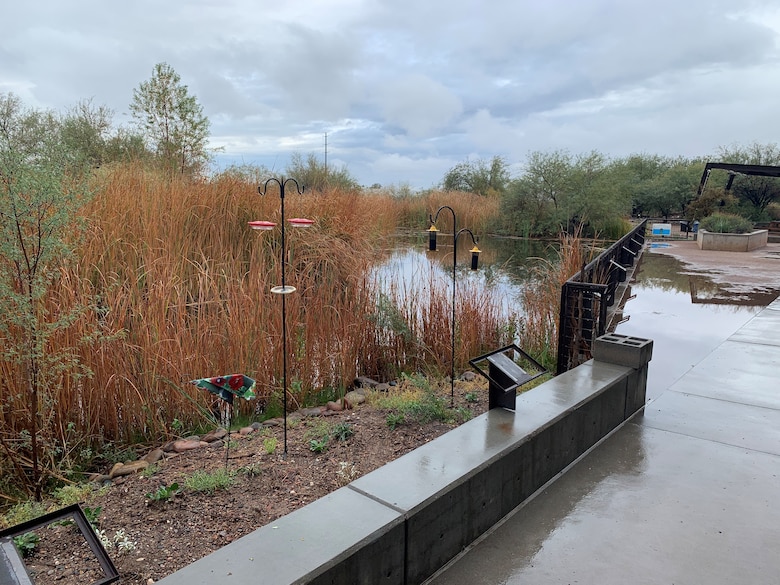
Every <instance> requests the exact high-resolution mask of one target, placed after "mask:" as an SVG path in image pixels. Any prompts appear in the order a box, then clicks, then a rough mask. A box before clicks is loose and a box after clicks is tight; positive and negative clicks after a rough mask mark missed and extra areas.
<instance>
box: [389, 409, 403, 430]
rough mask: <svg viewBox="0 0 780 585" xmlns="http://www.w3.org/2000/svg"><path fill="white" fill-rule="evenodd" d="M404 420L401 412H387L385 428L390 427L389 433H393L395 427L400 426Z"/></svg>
mask: <svg viewBox="0 0 780 585" xmlns="http://www.w3.org/2000/svg"><path fill="white" fill-rule="evenodd" d="M404 420H405V419H404V415H403V413H401V412H388V413H387V417H385V421H386V422H387V426H388V427H390V430H391V431H394V430H395V429H396V427H397V426H399V425H402V424H403V423H404Z"/></svg>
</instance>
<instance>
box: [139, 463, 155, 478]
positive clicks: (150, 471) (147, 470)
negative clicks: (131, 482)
mask: <svg viewBox="0 0 780 585" xmlns="http://www.w3.org/2000/svg"><path fill="white" fill-rule="evenodd" d="M158 471H160V468H159V467H158V466H157V465H156V464H154V463H153V464H152V465H149V466H147V467H144V468H143V469H142V470H141V472H140V474H141V477H143V478H146V479H149V478H150V477H152V476H153V475H154V474H155V473H157V472H158Z"/></svg>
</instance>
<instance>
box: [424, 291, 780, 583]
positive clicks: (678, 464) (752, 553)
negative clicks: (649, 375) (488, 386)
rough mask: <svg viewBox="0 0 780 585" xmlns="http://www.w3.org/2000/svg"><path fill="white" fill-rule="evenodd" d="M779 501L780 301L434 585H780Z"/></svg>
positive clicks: (483, 540)
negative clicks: (553, 584) (487, 584)
mask: <svg viewBox="0 0 780 585" xmlns="http://www.w3.org/2000/svg"><path fill="white" fill-rule="evenodd" d="M652 366H653V363H652V362H651V363H650V368H651V369H652ZM518 416H522V413H521V412H518ZM779 495H780V299H778V300H775V301H774V302H773V303H772V304H771V305H770V306H769V307H767V308H765V309H763V310H762V311H761V312H760V313H758V314H757V315H756V316H755V317H753V318H752V319H751V320H750V321H748V323H747V324H745V325H744V326H743V327H741V328H740V329H739V330H738V331H737V332H736V333H734V334H733V335H731V336H730V337H729V338H728V339H727V340H726V341H725V342H723V343H721V344H720V345H719V346H718V347H717V348H716V349H715V350H714V351H712V352H711V353H710V354H709V355H707V356H706V357H704V359H703V360H702V361H700V362H699V363H698V364H696V365H695V366H694V367H693V368H691V369H690V370H689V371H687V372H686V373H685V374H684V375H683V376H682V377H681V378H679V379H678V380H677V381H676V382H674V383H673V384H672V385H671V386H670V387H669V388H668V389H667V390H666V391H664V392H662V393H661V394H660V395H659V396H658V397H657V398H656V399H655V400H652V401H651V402H649V403H648V404H647V405H646V407H645V409H644V410H643V411H640V413H638V414H637V415H636V416H635V417H634V418H633V419H630V420H629V422H627V423H626V424H625V425H624V426H622V427H620V428H619V429H618V430H617V431H616V432H614V433H613V434H612V435H611V436H609V437H608V438H607V439H606V440H605V441H604V442H602V443H601V444H599V445H598V446H597V447H596V448H594V449H593V450H592V451H591V452H590V453H588V454H586V455H585V456H584V457H583V458H581V459H580V460H579V461H578V462H576V463H575V464H573V465H572V466H571V467H570V468H569V469H568V470H566V471H565V472H564V473H563V474H562V475H560V476H559V477H558V478H557V479H556V480H553V481H552V482H550V483H549V484H548V486H547V487H546V488H545V489H543V490H540V492H539V493H538V494H537V495H536V497H534V498H533V499H531V500H530V501H528V502H527V503H525V504H524V505H522V506H521V507H519V508H518V509H517V510H516V511H515V512H514V513H513V514H511V515H510V516H509V517H508V518H506V519H505V520H504V521H503V522H502V523H501V524H499V525H498V526H496V527H495V528H494V529H492V530H491V531H489V532H488V534H487V535H486V536H484V537H482V538H481V539H480V540H478V541H477V542H476V543H475V544H474V545H472V546H471V547H469V549H468V550H467V551H466V552H465V553H464V554H463V555H461V556H460V557H459V558H458V559H456V560H455V561H454V562H452V563H450V565H449V566H448V567H446V568H445V569H444V570H442V571H440V572H439V573H438V574H437V575H436V576H434V577H433V578H432V579H430V580H429V581H428V583H429V584H430V585H434V584H435V585H445V584H446V585H459V584H464V585H465V584H473V583H490V584H506V585H514V584H518V585H519V584H521V583H523V584H526V583H533V584H535V585H539V584H548V583H555V584H559V583H563V584H572V583H598V584H600V585H605V584H606V585H608V584H613V583H614V584H620V585H624V584H625V583H632V584H645V583H647V584H662V583H663V584H678V585H679V584H688V583H691V584H700V583H707V584H708V585H713V584H715V585H717V584H733V583H780V554H778V551H780V505H778V501H777V500H778V496H779Z"/></svg>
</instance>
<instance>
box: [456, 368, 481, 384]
mask: <svg viewBox="0 0 780 585" xmlns="http://www.w3.org/2000/svg"><path fill="white" fill-rule="evenodd" d="M476 378H477V375H476V374H475V373H474V372H472V371H470V370H469V371H467V372H463V374H462V375H461V377H460V379H461V380H463V381H464V382H473V381H474V380H475V379H476Z"/></svg>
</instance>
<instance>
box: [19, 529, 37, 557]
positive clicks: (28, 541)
mask: <svg viewBox="0 0 780 585" xmlns="http://www.w3.org/2000/svg"><path fill="white" fill-rule="evenodd" d="M40 541H41V537H40V536H38V535H37V534H36V533H35V532H25V533H24V534H20V535H19V536H15V537H14V544H15V545H16V549H17V550H18V551H19V554H20V555H22V558H27V557H30V556H32V554H33V553H34V552H35V547H36V546H38V543H39V542H40Z"/></svg>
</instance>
